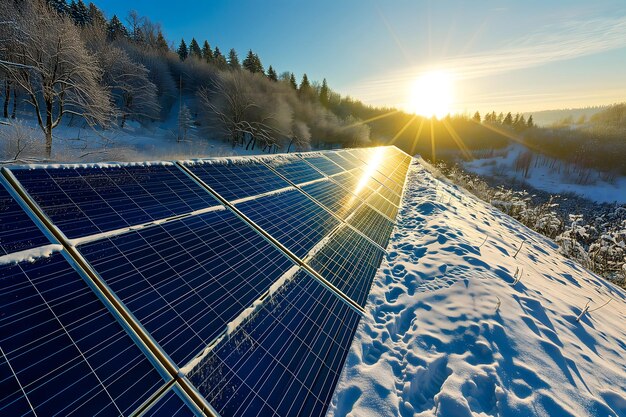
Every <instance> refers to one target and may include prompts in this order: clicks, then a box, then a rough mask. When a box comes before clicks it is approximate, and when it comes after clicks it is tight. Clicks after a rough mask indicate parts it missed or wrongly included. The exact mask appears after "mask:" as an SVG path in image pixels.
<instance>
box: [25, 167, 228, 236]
mask: <svg viewBox="0 0 626 417" xmlns="http://www.w3.org/2000/svg"><path fill="white" fill-rule="evenodd" d="M13 174H14V175H15V176H16V177H17V179H18V180H19V181H20V182H21V183H22V185H23V186H24V188H25V189H26V190H27V191H28V192H29V193H30V195H31V196H32V197H33V198H34V200H35V201H36V202H37V203H38V204H39V205H40V206H41V207H42V209H43V210H44V211H45V212H46V214H47V215H48V216H49V217H50V218H51V219H52V221H53V222H54V223H55V224H56V225H57V226H58V227H59V228H60V229H61V230H62V231H63V232H64V233H65V235H66V236H67V237H69V238H76V237H82V236H87V235H91V234H96V233H100V232H105V231H110V230H115V229H118V228H123V227H128V226H131V225H137V224H142V223H146V222H150V221H153V220H157V219H163V218H166V217H170V216H175V215H180V214H185V213H189V212H191V211H194V210H199V209H203V208H206V207H210V206H214V205H217V204H218V203H217V201H216V200H215V199H214V198H213V197H212V196H211V195H210V194H209V193H207V192H206V190H204V189H203V188H202V187H200V186H199V185H198V184H196V183H195V182H194V181H193V180H191V179H190V178H189V177H188V176H187V175H185V174H184V173H183V172H182V171H181V170H180V169H178V168H177V167H176V166H174V165H152V166H142V165H128V166H124V165H120V166H112V167H108V168H104V167H103V168H101V167H93V168H76V167H62V168H58V169H32V170H28V169H17V170H14V171H13Z"/></svg>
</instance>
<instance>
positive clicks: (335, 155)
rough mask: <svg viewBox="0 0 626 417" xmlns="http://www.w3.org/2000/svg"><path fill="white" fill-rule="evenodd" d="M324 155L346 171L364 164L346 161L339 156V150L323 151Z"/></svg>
mask: <svg viewBox="0 0 626 417" xmlns="http://www.w3.org/2000/svg"><path fill="white" fill-rule="evenodd" d="M324 156H325V157H326V158H328V159H330V160H331V161H333V162H334V163H335V164H337V165H339V166H340V167H342V168H343V169H344V170H346V171H349V170H351V169H355V168H360V167H362V166H363V165H364V164H363V163H361V164H359V163H356V162H353V161H348V160H347V159H345V158H343V157H342V156H341V154H340V152H325V153H324Z"/></svg>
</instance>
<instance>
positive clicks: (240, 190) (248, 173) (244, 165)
mask: <svg viewBox="0 0 626 417" xmlns="http://www.w3.org/2000/svg"><path fill="white" fill-rule="evenodd" d="M184 165H185V166H186V167H187V168H188V169H189V170H190V171H191V172H193V173H194V174H195V175H197V176H198V177H199V178H200V179H201V180H202V181H203V182H204V183H206V184H207V185H208V186H210V187H211V188H213V190H215V191H216V192H217V193H218V194H220V195H221V196H222V197H224V198H225V199H227V200H230V201H233V200H238V199H240V198H245V197H250V196H254V195H257V194H262V193H266V192H269V191H274V190H278V189H281V188H284V187H288V186H289V183H288V182H286V181H285V180H283V179H282V178H280V177H279V176H278V175H276V174H275V173H274V172H272V170H271V169H269V168H268V167H266V166H265V165H263V164H261V163H259V162H254V160H249V161H246V160H237V161H236V162H219V161H214V160H206V161H196V162H187V163H185V164H184Z"/></svg>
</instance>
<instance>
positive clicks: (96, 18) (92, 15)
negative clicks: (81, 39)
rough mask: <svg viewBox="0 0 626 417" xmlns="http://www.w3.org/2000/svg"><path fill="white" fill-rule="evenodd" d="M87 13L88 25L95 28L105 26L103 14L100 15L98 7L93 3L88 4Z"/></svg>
mask: <svg viewBox="0 0 626 417" xmlns="http://www.w3.org/2000/svg"><path fill="white" fill-rule="evenodd" d="M87 13H88V14H89V23H90V24H91V25H93V26H97V27H104V26H106V24H107V20H106V18H105V17H104V13H102V10H100V9H98V6H96V5H95V4H93V3H89V9H88V12H87Z"/></svg>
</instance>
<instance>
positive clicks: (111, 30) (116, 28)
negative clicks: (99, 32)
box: [107, 15, 128, 41]
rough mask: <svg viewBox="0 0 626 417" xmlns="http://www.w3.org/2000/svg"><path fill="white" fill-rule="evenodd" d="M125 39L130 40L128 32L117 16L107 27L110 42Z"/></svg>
mask: <svg viewBox="0 0 626 417" xmlns="http://www.w3.org/2000/svg"><path fill="white" fill-rule="evenodd" d="M124 38H128V30H127V29H126V27H125V26H124V25H123V24H122V22H121V21H120V19H119V18H118V17H117V16H116V15H113V17H112V18H111V20H110V21H109V24H108V25H107V39H108V40H109V41H114V40H117V39H124Z"/></svg>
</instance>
